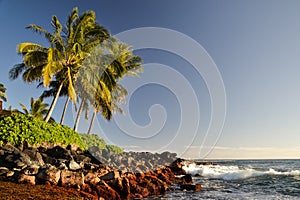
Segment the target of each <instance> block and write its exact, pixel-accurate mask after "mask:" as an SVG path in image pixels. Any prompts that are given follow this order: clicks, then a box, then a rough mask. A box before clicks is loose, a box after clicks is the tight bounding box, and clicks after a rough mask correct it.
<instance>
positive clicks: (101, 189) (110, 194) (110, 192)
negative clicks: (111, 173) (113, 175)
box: [95, 181, 121, 200]
mask: <svg viewBox="0 0 300 200" xmlns="http://www.w3.org/2000/svg"><path fill="white" fill-rule="evenodd" d="M95 189H96V192H97V194H98V197H102V198H104V199H111V200H120V199H121V197H120V195H119V194H118V193H117V192H116V191H115V190H114V189H112V188H111V187H110V186H109V185H108V184H107V183H106V182H105V181H101V182H99V183H98V184H97V185H96V186H95Z"/></svg>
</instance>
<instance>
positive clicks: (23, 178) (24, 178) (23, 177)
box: [18, 174, 35, 185]
mask: <svg viewBox="0 0 300 200" xmlns="http://www.w3.org/2000/svg"><path fill="white" fill-rule="evenodd" d="M18 183H29V184H31V185H35V176H31V175H27V174H20V176H19V178H18Z"/></svg>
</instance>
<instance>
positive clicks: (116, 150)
mask: <svg viewBox="0 0 300 200" xmlns="http://www.w3.org/2000/svg"><path fill="white" fill-rule="evenodd" d="M106 149H107V150H110V151H112V152H113V153H114V154H120V153H122V152H123V151H124V149H123V148H120V147H118V146H115V145H110V144H107V145H106Z"/></svg>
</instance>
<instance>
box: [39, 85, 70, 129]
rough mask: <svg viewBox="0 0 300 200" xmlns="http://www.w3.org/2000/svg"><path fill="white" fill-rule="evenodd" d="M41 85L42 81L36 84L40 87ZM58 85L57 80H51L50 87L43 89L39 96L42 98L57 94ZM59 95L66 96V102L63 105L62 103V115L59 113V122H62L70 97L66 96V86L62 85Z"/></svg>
mask: <svg viewBox="0 0 300 200" xmlns="http://www.w3.org/2000/svg"><path fill="white" fill-rule="evenodd" d="M42 85H43V83H40V84H39V85H38V87H41V86H42ZM59 85H60V84H59V82H58V81H51V83H50V89H49V90H45V91H43V93H42V95H41V96H40V98H42V99H43V98H48V97H54V96H55V94H57V91H58V88H59ZM59 96H60V97H61V96H67V99H66V102H65V105H64V108H63V112H62V115H61V119H60V124H63V121H64V118H65V114H66V111H67V107H68V104H69V101H70V97H69V96H68V88H67V86H65V85H64V86H63V87H62V89H61V92H60V95H59Z"/></svg>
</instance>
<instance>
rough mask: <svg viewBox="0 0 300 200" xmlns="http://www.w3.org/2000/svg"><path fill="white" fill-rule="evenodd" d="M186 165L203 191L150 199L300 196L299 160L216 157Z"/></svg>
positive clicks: (186, 168)
mask: <svg viewBox="0 0 300 200" xmlns="http://www.w3.org/2000/svg"><path fill="white" fill-rule="evenodd" d="M214 163H216V164H217V165H209V166H203V165H195V164H190V165H189V166H186V167H185V170H186V171H187V173H189V174H191V175H193V179H194V182H195V183H200V184H202V191H200V192H198V193H194V192H182V191H179V190H175V191H174V192H170V193H167V194H166V195H164V196H160V197H155V198H151V199H265V200H267V199H280V200H281V199H300V160H215V161H214Z"/></svg>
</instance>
